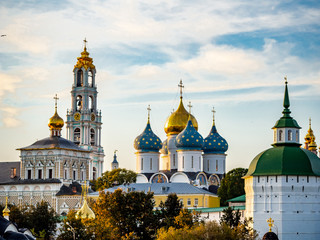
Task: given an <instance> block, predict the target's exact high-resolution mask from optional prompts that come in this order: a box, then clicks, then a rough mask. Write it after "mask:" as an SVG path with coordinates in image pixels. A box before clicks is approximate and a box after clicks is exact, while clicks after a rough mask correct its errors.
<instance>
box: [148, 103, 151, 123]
mask: <svg viewBox="0 0 320 240" xmlns="http://www.w3.org/2000/svg"><path fill="white" fill-rule="evenodd" d="M147 110H148V122H150V112H151V108H150V104H149V105H148V108H147Z"/></svg>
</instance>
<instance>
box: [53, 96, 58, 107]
mask: <svg viewBox="0 0 320 240" xmlns="http://www.w3.org/2000/svg"><path fill="white" fill-rule="evenodd" d="M53 99H54V100H55V103H54V105H55V108H56V109H57V102H58V100H59V98H58V95H57V94H56V95H55V96H54V98H53Z"/></svg>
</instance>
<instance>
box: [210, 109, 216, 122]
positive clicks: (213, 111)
mask: <svg viewBox="0 0 320 240" xmlns="http://www.w3.org/2000/svg"><path fill="white" fill-rule="evenodd" d="M211 112H212V113H213V123H214V114H215V113H216V111H215V110H214V107H212V111H211Z"/></svg>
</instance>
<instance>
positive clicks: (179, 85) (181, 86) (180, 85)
mask: <svg viewBox="0 0 320 240" xmlns="http://www.w3.org/2000/svg"><path fill="white" fill-rule="evenodd" d="M178 87H179V88H180V98H182V88H184V86H183V84H182V79H180V83H179V84H178Z"/></svg>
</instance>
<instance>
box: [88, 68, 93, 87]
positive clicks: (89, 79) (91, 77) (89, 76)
mask: <svg viewBox="0 0 320 240" xmlns="http://www.w3.org/2000/svg"><path fill="white" fill-rule="evenodd" d="M88 86H89V87H93V74H92V71H91V70H90V71H88Z"/></svg>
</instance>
